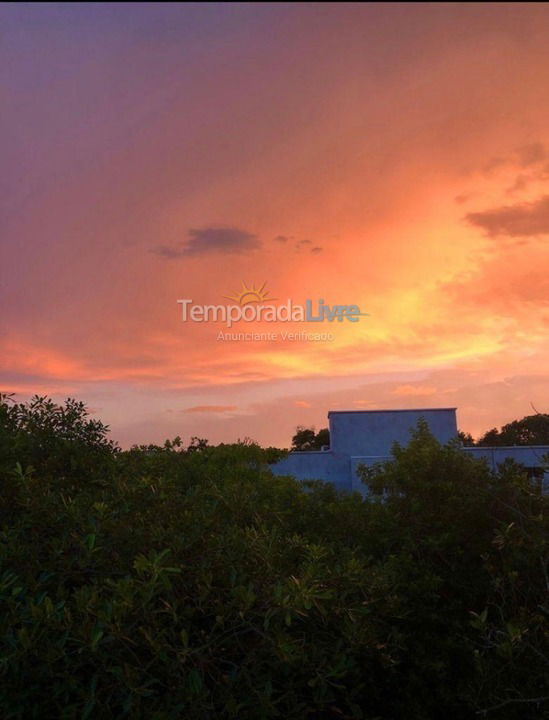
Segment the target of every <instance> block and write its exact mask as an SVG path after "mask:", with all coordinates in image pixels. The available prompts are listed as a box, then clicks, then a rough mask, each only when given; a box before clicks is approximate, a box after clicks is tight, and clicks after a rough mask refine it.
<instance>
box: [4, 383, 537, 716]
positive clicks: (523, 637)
mask: <svg viewBox="0 0 549 720" xmlns="http://www.w3.org/2000/svg"><path fill="white" fill-rule="evenodd" d="M107 430H108V428H107V427H106V426H104V425H102V424H101V423H98V422H97V421H93V420H90V419H89V418H88V417H87V415H86V410H85V408H84V406H83V405H81V404H79V403H75V402H74V401H68V402H67V403H66V405H65V406H63V407H58V406H56V405H54V404H53V403H51V402H50V401H48V400H46V399H40V398H35V399H34V400H33V401H32V402H31V403H30V404H29V405H16V404H14V403H11V402H10V401H9V398H6V397H3V398H2V399H1V402H0V450H1V458H0V481H1V483H2V491H1V493H0V563H1V566H0V716H1V717H2V718H5V719H6V720H8V719H9V720H14V719H18V720H19V719H21V720H26V719H27V718H36V719H39V720H48V719H49V718H52V719H53V718H55V719H57V718H82V719H85V718H105V719H109V718H124V717H128V718H147V719H148V718H153V719H156V720H167V719H172V718H173V719H176V718H185V719H187V718H190V719H191V720H193V719H195V718H196V719H197V720H202V719H204V720H206V719H210V718H212V719H213V718H239V719H243V720H245V719H250V720H251V719H254V720H256V719H258V718H290V719H295V720H297V719H300V720H301V719H303V718H310V719H311V720H312V719H315V720H321V719H326V720H329V719H333V720H336V719H337V720H341V719H344V718H347V719H349V718H357V719H358V718H363V719H364V720H401V719H402V720H404V719H406V720H433V719H435V720H436V719H437V718H440V717H444V718H446V719H447V720H461V719H462V718H463V719H465V718H467V719H468V718H472V717H487V718H489V719H498V720H514V719H515V718H517V720H518V719H519V718H520V719H521V720H528V719H532V720H533V719H534V718H536V719H537V718H543V717H548V716H549V715H548V710H547V708H548V698H547V696H548V695H549V692H548V691H547V683H546V679H547V673H548V671H549V664H548V658H549V642H548V636H547V620H548V617H549V608H548V607H547V605H548V603H547V590H548V585H549V583H548V576H547V519H546V514H545V512H544V510H545V502H546V500H545V499H544V498H543V497H541V496H540V495H539V494H536V493H535V492H533V491H532V488H531V486H530V484H529V483H528V481H527V479H526V476H525V475H524V473H523V472H522V471H521V470H520V468H518V467H517V466H514V465H505V466H504V467H503V468H502V469H501V472H500V473H499V474H498V475H494V474H492V473H491V472H489V470H488V469H487V467H486V466H485V465H484V464H482V463H481V462H477V461H475V460H474V459H472V458H470V457H467V456H466V455H465V454H463V453H462V452H460V450H459V447H458V444H457V441H456V443H455V444H453V443H451V444H449V445H447V446H441V445H439V444H438V443H437V442H436V441H435V440H434V438H433V437H432V436H431V435H430V434H429V431H428V429H427V427H426V426H424V425H420V426H418V428H417V430H416V432H415V433H414V435H413V438H412V440H411V442H410V444H409V445H408V446H407V447H406V448H401V447H398V446H395V448H394V459H393V461H392V462H390V463H386V464H384V465H382V466H381V467H379V468H377V469H373V470H372V469H370V470H367V469H363V475H364V479H365V480H366V481H367V482H368V483H369V484H370V485H371V487H372V490H373V494H372V495H371V496H370V497H369V498H368V499H366V500H363V499H362V498H361V497H360V496H358V495H345V494H339V493H337V492H336V491H335V490H334V489H333V488H332V487H331V486H329V485H325V484H321V483H308V484H307V486H306V487H303V486H302V485H300V484H298V483H297V482H295V481H294V480H293V479H291V478H280V477H275V476H273V475H272V474H271V473H270V471H269V469H268V464H267V463H268V461H269V460H271V459H274V458H275V457H276V456H277V451H274V450H273V449H270V450H269V451H265V450H263V449H261V448H260V447H258V446H257V445H255V444H254V443H251V442H250V441H245V442H242V443H238V444H234V445H220V446H218V447H210V446H209V445H208V444H207V443H204V442H200V441H199V440H196V441H194V442H191V447H188V448H185V447H184V446H183V443H182V442H181V440H180V439H179V438H176V439H175V441H171V442H167V443H166V444H165V445H164V446H154V445H152V446H146V447H142V448H137V447H136V448H133V449H132V450H130V451H127V452H122V451H120V450H119V449H117V448H116V446H115V445H114V444H113V443H111V442H110V441H109V440H108V439H107Z"/></svg>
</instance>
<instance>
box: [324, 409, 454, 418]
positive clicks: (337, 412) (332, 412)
mask: <svg viewBox="0 0 549 720" xmlns="http://www.w3.org/2000/svg"><path fill="white" fill-rule="evenodd" d="M448 410H457V408H455V407H445V408H403V409H400V410H393V409H387V410H329V411H328V417H330V415H351V414H354V415H357V414H360V415H367V414H370V413H405V412H415V413H417V412H448Z"/></svg>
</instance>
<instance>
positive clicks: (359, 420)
mask: <svg viewBox="0 0 549 720" xmlns="http://www.w3.org/2000/svg"><path fill="white" fill-rule="evenodd" d="M420 418H423V419H424V420H425V421H426V422H427V424H428V425H429V429H430V431H431V433H432V434H433V435H434V436H435V438H436V439H437V440H438V441H439V442H441V443H446V442H448V441H449V440H451V439H453V438H456V437H457V434H458V429H457V421H456V408H420V409H415V410H332V411H330V412H329V413H328V423H329V428H330V447H326V448H323V449H322V450H320V451H315V452H291V453H290V454H289V455H288V456H287V457H285V458H283V459H282V460H280V461H279V462H277V463H276V464H275V465H273V466H272V471H273V473H275V474H276V475H293V476H294V477H295V478H297V479H298V480H324V481H326V482H331V483H333V484H334V485H335V487H336V488H338V489H339V490H349V491H354V490H356V491H358V492H361V493H366V492H367V488H366V487H365V486H364V485H363V483H362V482H361V480H360V478H359V477H358V474H357V468H358V466H359V465H374V464H375V463H378V462H383V461H385V460H389V459H390V458H391V447H392V445H393V443H394V442H398V443H400V444H401V445H406V444H407V443H408V441H409V440H410V431H411V430H413V429H414V428H415V427H416V426H417V423H418V420H419V419H420ZM463 452H465V453H468V454H470V455H473V456H474V457H477V458H484V459H485V460H486V461H487V462H488V464H489V466H490V468H491V469H492V470H496V469H497V467H498V465H499V464H500V463H502V462H503V461H504V460H506V459H509V458H510V459H512V460H514V461H515V462H517V463H520V464H521V465H523V466H524V467H526V468H527V469H528V470H529V472H530V473H531V474H532V475H535V476H536V477H540V478H542V479H543V484H544V487H547V486H548V485H549V483H548V481H549V472H545V473H544V470H543V467H544V463H543V459H542V458H543V456H544V455H547V454H549V446H547V445H535V446H518V445H516V446H513V447H464V448H463ZM545 467H547V464H545Z"/></svg>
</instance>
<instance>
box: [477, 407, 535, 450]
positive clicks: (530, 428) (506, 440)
mask: <svg viewBox="0 0 549 720" xmlns="http://www.w3.org/2000/svg"><path fill="white" fill-rule="evenodd" d="M477 445H480V446H483V447H487V446H488V447H489V446H491V445H496V446H501V445H549V415H547V414H542V413H538V414H537V415H528V416H526V417H524V418H522V420H514V421H513V422H510V423H508V424H507V425H503V427H502V428H501V430H497V428H492V430H488V432H486V433H484V435H483V436H482V437H481V438H480V440H479V441H478V442H477Z"/></svg>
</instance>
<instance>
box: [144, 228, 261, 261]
mask: <svg viewBox="0 0 549 720" xmlns="http://www.w3.org/2000/svg"><path fill="white" fill-rule="evenodd" d="M259 247H261V243H260V241H259V239H258V237H257V235H253V234H252V233H249V232H246V231H245V230H240V229H239V228H231V227H217V228H214V227H211V228H200V229H196V228H191V229H190V230H189V232H188V239H187V242H186V243H185V244H184V245H181V246H178V245H173V246H172V245H158V246H157V247H155V248H152V250H151V252H152V253H154V254H155V255H160V257H163V258H166V259H167V260H175V259H178V258H183V257H196V256H197V255H206V254H210V253H222V254H229V253H231V254H234V253H239V254H240V253H246V252H250V251H253V250H257V249H258V248H259Z"/></svg>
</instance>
